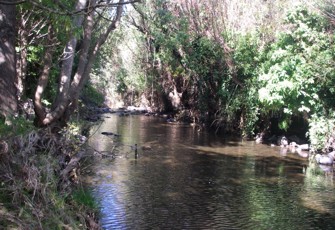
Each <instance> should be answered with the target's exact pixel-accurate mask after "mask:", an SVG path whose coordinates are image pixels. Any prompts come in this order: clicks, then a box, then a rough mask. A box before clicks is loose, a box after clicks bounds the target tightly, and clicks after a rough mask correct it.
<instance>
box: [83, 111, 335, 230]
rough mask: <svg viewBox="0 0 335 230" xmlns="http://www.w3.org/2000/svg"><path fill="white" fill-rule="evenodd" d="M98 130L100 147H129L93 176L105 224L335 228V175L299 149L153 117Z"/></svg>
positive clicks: (114, 119) (113, 122)
mask: <svg viewBox="0 0 335 230" xmlns="http://www.w3.org/2000/svg"><path fill="white" fill-rule="evenodd" d="M103 131H110V132H113V133H117V134H120V135H121V136H120V137H118V139H117V140H116V139H114V138H108V137H106V136H103V135H101V134H100V133H101V132H103ZM92 132H95V134H94V135H93V137H92V138H91V139H90V145H91V146H92V148H94V149H96V150H98V151H106V150H111V149H113V146H114V145H116V144H117V143H119V144H120V143H121V145H122V151H120V152H118V153H117V154H116V157H115V158H111V157H103V158H98V157H96V158H94V159H92V166H91V167H90V168H89V171H90V172H89V173H87V177H86V182H87V183H88V184H89V185H90V186H91V187H92V189H93V193H94V196H95V198H96V200H97V202H98V204H99V206H100V211H101V223H102V225H103V227H104V229H331V228H332V227H334V226H335V220H334V213H335V200H334V197H335V196H334V185H333V178H332V177H331V176H329V177H330V178H329V177H326V176H325V175H324V173H323V172H322V171H321V172H319V174H318V176H317V177H315V175H314V174H315V173H314V171H313V172H311V170H310V169H311V167H310V166H309V164H308V161H307V159H306V158H303V157H301V156H299V155H298V154H296V153H291V152H289V151H287V152H285V153H283V152H281V149H280V148H279V147H270V146H267V145H257V144H255V143H254V142H253V141H243V140H232V139H229V138H226V137H219V136H215V135H211V134H208V133H206V132H198V130H197V129H195V128H193V127H191V126H189V125H178V124H167V123H165V122H164V120H163V119H159V118H154V117H145V116H130V117H118V116H114V115H112V116H111V118H109V119H106V121H105V122H104V123H103V124H102V125H101V126H99V127H98V126H97V127H96V130H92ZM135 144H137V145H138V157H137V158H136V159H135V153H134V151H133V150H132V149H131V146H134V145H135ZM315 178H323V180H324V181H323V182H322V181H320V180H321V179H315Z"/></svg>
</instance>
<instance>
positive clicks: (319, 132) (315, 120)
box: [307, 111, 335, 151]
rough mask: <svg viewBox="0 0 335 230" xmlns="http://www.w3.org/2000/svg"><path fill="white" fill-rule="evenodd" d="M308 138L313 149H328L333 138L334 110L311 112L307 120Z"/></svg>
mask: <svg viewBox="0 0 335 230" xmlns="http://www.w3.org/2000/svg"><path fill="white" fill-rule="evenodd" d="M307 134H308V135H309V139H310V141H311V144H312V146H313V148H314V149H315V150H323V151H326V150H328V148H329V147H334V146H331V144H332V143H333V140H334V138H335V112H333V111H332V112H330V113H329V114H328V115H326V114H322V113H319V114H313V115H312V116H311V118H310V120H309V132H308V133H307Z"/></svg>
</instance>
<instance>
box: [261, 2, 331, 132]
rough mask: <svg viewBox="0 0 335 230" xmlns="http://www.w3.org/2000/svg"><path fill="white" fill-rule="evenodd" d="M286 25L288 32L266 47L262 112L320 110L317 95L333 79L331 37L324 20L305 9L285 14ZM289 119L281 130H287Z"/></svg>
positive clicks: (319, 94)
mask: <svg viewBox="0 0 335 230" xmlns="http://www.w3.org/2000/svg"><path fill="white" fill-rule="evenodd" d="M286 22H287V23H290V25H291V30H288V31H286V32H285V33H282V34H281V35H280V36H279V38H278V40H277V41H276V42H275V43H273V44H272V45H271V46H270V50H269V52H268V53H267V59H266V60H265V61H264V62H263V63H262V65H261V68H260V75H259V77H258V82H259V84H260V86H261V88H260V90H259V98H260V101H261V103H262V105H263V106H264V108H265V111H271V110H272V111H283V112H284V113H285V114H286V115H294V114H301V113H307V114H313V113H315V112H317V111H320V110H322V97H323V95H322V94H321V92H322V90H324V88H327V84H328V83H329V82H333V79H334V71H332V69H333V66H334V57H335V56H334V52H333V50H334V44H333V38H332V37H331V36H329V33H327V31H326V26H325V25H326V24H325V21H324V19H323V18H322V17H320V16H318V15H316V14H314V13H310V12H308V11H307V10H306V9H305V8H298V9H297V10H296V11H293V12H291V13H290V14H288V16H287V19H286ZM289 117H290V116H286V119H285V121H282V122H281V128H283V129H286V128H287V127H288V125H289V122H290V121H289Z"/></svg>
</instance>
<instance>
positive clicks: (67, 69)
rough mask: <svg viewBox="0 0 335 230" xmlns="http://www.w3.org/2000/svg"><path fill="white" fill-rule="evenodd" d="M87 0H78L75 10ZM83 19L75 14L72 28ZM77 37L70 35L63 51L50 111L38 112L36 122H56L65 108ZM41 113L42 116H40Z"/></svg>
mask: <svg viewBox="0 0 335 230" xmlns="http://www.w3.org/2000/svg"><path fill="white" fill-rule="evenodd" d="M87 1H88V0H78V2H77V5H76V11H81V10H83V9H84V8H85V7H86V5H87ZM83 20H84V14H79V15H77V16H76V17H75V18H74V20H73V26H74V28H79V27H81V25H82V23H83ZM77 40H78V39H77V37H76V35H75V34H73V35H72V37H71V38H70V40H69V41H68V43H67V44H66V47H65V49H64V53H63V60H62V67H61V73H60V81H59V86H58V93H57V97H56V100H55V102H54V103H53V107H52V110H51V112H49V113H47V114H44V113H39V114H36V115H37V119H36V120H37V123H39V124H41V125H44V126H45V125H50V124H51V123H56V122H57V121H58V120H59V119H60V118H61V117H62V116H63V114H64V112H65V110H66V109H67V106H68V104H69V101H70V95H69V93H70V83H71V74H72V70H73V61H74V56H75V50H76V46H77ZM41 115H42V117H40V116H41Z"/></svg>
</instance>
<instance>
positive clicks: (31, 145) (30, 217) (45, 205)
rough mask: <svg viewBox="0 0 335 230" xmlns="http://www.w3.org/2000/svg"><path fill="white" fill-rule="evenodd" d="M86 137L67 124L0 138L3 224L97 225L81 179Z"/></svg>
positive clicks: (38, 226)
mask: <svg viewBox="0 0 335 230" xmlns="http://www.w3.org/2000/svg"><path fill="white" fill-rule="evenodd" d="M84 143H85V137H83V136H80V135H74V133H73V132H71V130H70V128H69V127H68V128H67V129H66V130H63V131H61V132H59V133H57V134H54V133H51V132H50V131H49V130H48V129H39V130H32V131H29V132H26V133H25V134H21V135H18V134H17V135H13V136H9V137H8V138H6V139H4V138H2V140H1V146H0V181H1V184H0V226H2V227H3V228H4V229H100V226H99V225H98V224H97V219H98V218H97V215H96V213H97V207H96V204H95V202H94V199H93V198H92V196H91V194H90V191H89V190H88V189H86V188H85V187H84V186H82V184H81V182H80V167H79V165H80V164H79V162H80V161H81V159H82V158H83V157H84V155H85V154H84V153H85V152H84Z"/></svg>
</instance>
